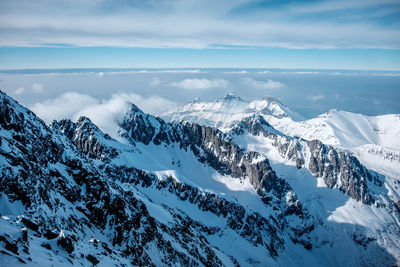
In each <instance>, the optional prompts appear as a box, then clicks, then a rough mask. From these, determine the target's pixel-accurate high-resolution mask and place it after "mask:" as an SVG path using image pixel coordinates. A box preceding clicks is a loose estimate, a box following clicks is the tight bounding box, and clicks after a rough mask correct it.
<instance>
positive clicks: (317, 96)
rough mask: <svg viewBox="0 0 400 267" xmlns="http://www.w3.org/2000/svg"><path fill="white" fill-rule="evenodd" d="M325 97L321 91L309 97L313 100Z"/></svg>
mask: <svg viewBox="0 0 400 267" xmlns="http://www.w3.org/2000/svg"><path fill="white" fill-rule="evenodd" d="M324 98H325V95H323V94H321V93H319V94H318V95H313V96H310V97H309V99H310V100H311V101H318V100H322V99H324Z"/></svg>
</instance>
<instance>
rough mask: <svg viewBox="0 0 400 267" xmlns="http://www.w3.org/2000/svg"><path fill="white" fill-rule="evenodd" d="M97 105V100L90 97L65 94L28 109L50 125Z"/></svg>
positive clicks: (72, 93)
mask: <svg viewBox="0 0 400 267" xmlns="http://www.w3.org/2000/svg"><path fill="white" fill-rule="evenodd" d="M97 103H98V100H96V99H95V98H93V97H91V96H88V95H84V94H79V93H74V92H67V93H64V94H62V95H61V96H59V97H57V98H53V99H47V100H45V101H43V102H40V103H36V104H34V105H33V106H31V107H30V109H31V110H32V111H33V112H35V113H36V115H38V116H39V117H40V118H41V119H42V120H44V121H45V122H47V123H50V122H52V121H53V120H60V119H65V118H69V119H72V118H73V116H74V115H75V114H76V113H78V112H79V111H80V110H83V109H84V108H85V107H87V106H91V105H95V104H97Z"/></svg>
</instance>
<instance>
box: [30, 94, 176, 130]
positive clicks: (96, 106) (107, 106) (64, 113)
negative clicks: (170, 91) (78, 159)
mask: <svg viewBox="0 0 400 267" xmlns="http://www.w3.org/2000/svg"><path fill="white" fill-rule="evenodd" d="M131 103H134V104H135V105H137V106H138V107H139V108H140V109H142V110H143V111H144V112H145V113H150V114H153V115H157V114H161V113H163V112H166V111H167V110H169V109H172V108H175V107H176V103H174V102H172V101H170V100H168V99H165V98H162V97H159V96H149V97H143V96H141V95H138V94H132V93H120V94H113V95H112V96H111V97H110V98H109V99H103V100H98V99H95V98H93V97H91V96H89V95H86V94H80V93H76V92H67V93H64V94H62V95H61V96H59V97H56V98H53V99H47V100H45V101H43V102H40V103H36V104H34V105H32V106H31V107H30V109H31V110H32V111H33V112H35V113H36V115H38V116H39V117H40V118H41V119H43V120H44V121H45V122H46V123H51V122H52V121H53V120H61V119H66V118H67V119H71V120H73V121H76V120H77V119H79V117H81V116H86V117H88V118H90V119H91V120H92V122H93V123H95V124H96V125H97V126H98V127H99V128H100V129H101V130H102V131H104V132H105V133H107V134H109V135H110V136H112V137H116V136H117V130H118V126H117V121H119V120H120V119H121V118H122V117H123V115H124V114H125V112H126V111H128V109H129V108H130V105H131Z"/></svg>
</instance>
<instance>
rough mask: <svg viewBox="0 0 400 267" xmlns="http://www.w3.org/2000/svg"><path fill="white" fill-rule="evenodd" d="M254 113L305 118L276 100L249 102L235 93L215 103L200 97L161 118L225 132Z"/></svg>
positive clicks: (269, 117)
mask: <svg viewBox="0 0 400 267" xmlns="http://www.w3.org/2000/svg"><path fill="white" fill-rule="evenodd" d="M252 114H260V115H263V116H264V117H265V118H266V119H267V120H268V121H277V122H278V121H289V122H291V121H292V120H296V121H297V120H302V119H303V118H302V117H301V116H300V115H298V114H297V113H295V112H293V111H291V110H290V109H289V108H288V107H286V106H285V105H283V104H282V103H280V102H279V101H278V100H276V99H274V98H272V97H264V99H262V100H255V101H251V102H248V101H244V100H243V99H241V98H240V97H239V96H237V95H235V94H227V95H226V96H225V97H222V98H220V99H218V100H216V101H212V102H201V101H200V99H198V98H197V99H195V100H194V101H192V102H190V103H188V104H185V105H182V106H180V107H178V108H177V109H176V110H171V111H170V112H167V113H164V114H162V115H161V117H162V118H164V119H165V120H166V121H190V122H194V123H199V124H202V125H207V126H212V127H218V128H220V129H224V128H225V127H227V126H228V125H229V124H230V123H231V122H233V121H238V120H241V119H243V118H245V117H248V116H250V115H252ZM271 124H272V123H271Z"/></svg>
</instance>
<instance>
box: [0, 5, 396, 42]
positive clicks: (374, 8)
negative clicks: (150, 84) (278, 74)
mask: <svg viewBox="0 0 400 267" xmlns="http://www.w3.org/2000/svg"><path fill="white" fill-rule="evenodd" d="M210 4H212V5H213V9H212V10H210V8H209V6H210ZM110 6H113V8H110ZM399 11H400V7H399V3H398V1H396V0H380V1H372V0H349V1H344V0H339V1H334V0H324V1H318V2H314V1H306V2H302V1H298V2H296V1H293V2H292V1H290V3H289V4H288V3H287V1H265V2H264V1H250V0H241V1H228V0H225V1H218V3H215V1H211V0H206V1H181V0H173V1H146V2H143V3H141V1H123V0H116V1H100V0H94V1H78V0H71V1H49V0H38V1H35V2H34V3H33V2H32V1H18V4H17V3H16V1H12V0H5V1H1V3H0V31H1V32H2V38H1V40H0V45H1V46H71V45H72V46H117V47H174V48H207V47H223V46H225V45H227V46H257V47H258V46H264V47H285V48H395V49H396V48H397V49H398V48H399V47H400V45H399V44H400V30H399V27H398V25H399V22H400V18H399V17H398V16H396V14H398V12H399ZM177 29H179V30H178V31H177ZM355 33H356V34H355Z"/></svg>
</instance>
